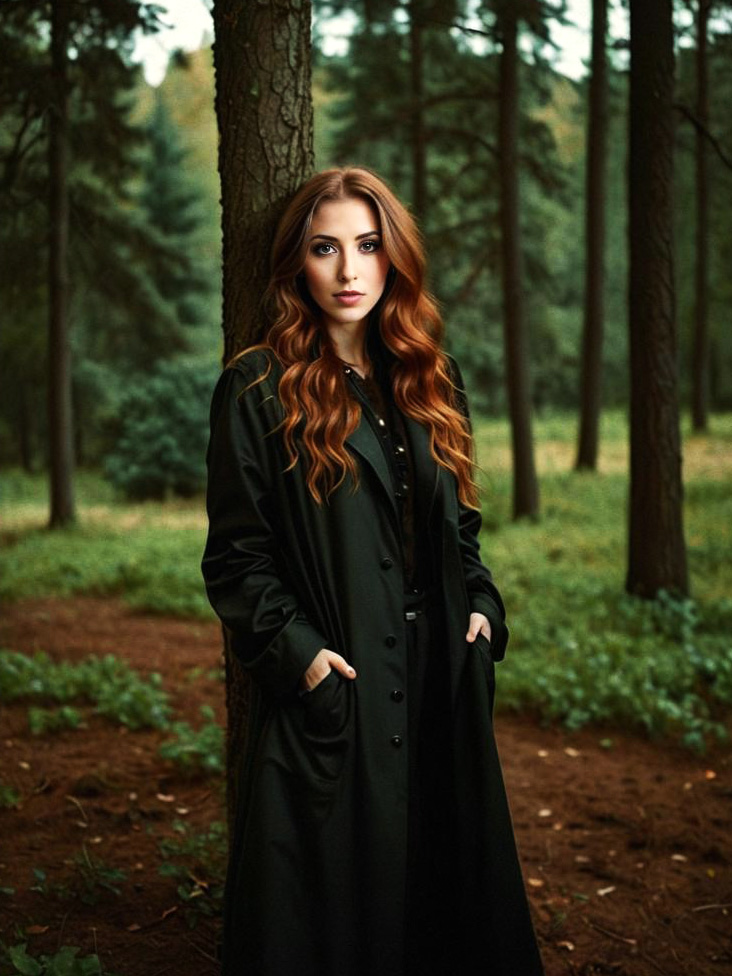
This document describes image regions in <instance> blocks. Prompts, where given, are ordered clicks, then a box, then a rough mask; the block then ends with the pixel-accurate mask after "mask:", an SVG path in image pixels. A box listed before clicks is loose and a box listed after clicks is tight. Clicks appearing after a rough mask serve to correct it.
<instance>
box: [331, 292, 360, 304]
mask: <svg viewBox="0 0 732 976" xmlns="http://www.w3.org/2000/svg"><path fill="white" fill-rule="evenodd" d="M333 297H334V298H335V299H336V301H338V302H340V304H341V305H355V304H356V303H357V302H358V301H359V300H360V299H361V298H363V297H364V296H363V292H360V291H339V292H338V294H337V295H334V296H333Z"/></svg>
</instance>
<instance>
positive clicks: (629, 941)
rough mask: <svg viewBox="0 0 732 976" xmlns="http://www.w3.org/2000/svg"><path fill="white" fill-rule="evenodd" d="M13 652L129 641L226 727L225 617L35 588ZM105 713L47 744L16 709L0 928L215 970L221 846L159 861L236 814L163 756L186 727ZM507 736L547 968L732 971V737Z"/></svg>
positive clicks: (134, 962) (121, 645)
mask: <svg viewBox="0 0 732 976" xmlns="http://www.w3.org/2000/svg"><path fill="white" fill-rule="evenodd" d="M0 647H6V648H12V649H13V650H16V651H22V652H25V653H32V652H34V651H36V650H44V651H46V652H47V653H48V654H49V655H50V657H51V658H52V659H54V660H64V661H79V660H81V659H83V658H85V657H86V656H87V655H89V654H95V655H97V656H101V655H104V654H114V655H116V656H117V657H119V658H122V659H125V660H126V661H128V662H129V664H130V666H131V667H133V668H135V669H136V670H138V671H139V672H140V673H141V674H143V675H149V674H150V673H151V672H158V673H159V674H160V675H161V676H162V679H163V686H164V687H165V688H166V689H167V690H168V691H169V693H170V696H171V702H172V704H173V706H174V708H175V712H176V714H177V716H179V717H182V718H185V719H187V720H189V721H190V722H191V724H193V725H197V724H200V722H199V718H198V716H199V707H200V706H201V705H203V704H208V705H210V706H212V707H213V709H214V710H215V713H216V716H217V718H218V720H219V721H220V722H222V723H223V721H224V717H225V716H224V692H223V685H222V683H221V680H220V676H219V672H220V665H221V657H220V640H219V628H218V626H217V625H216V624H215V623H209V622H190V621H182V620H176V619H172V618H171V619H168V618H161V617H159V616H150V615H143V614H139V613H135V612H133V611H131V610H130V608H129V607H127V606H125V604H124V603H122V602H121V601H117V600H111V599H91V598H84V597H78V598H72V599H64V600H61V599H57V598H48V599H37V600H33V601H28V600H26V601H21V602H18V603H14V604H11V605H9V606H6V607H5V608H4V609H3V614H2V619H1V620H0ZM498 695H499V697H500V668H499V669H498ZM87 722H88V724H87V727H86V728H85V729H84V730H76V731H72V730H69V731H63V732H56V733H53V734H47V735H44V736H41V737H38V736H33V735H31V733H30V731H29V727H28V707H27V703H26V704H25V705H24V704H22V703H16V704H10V705H8V706H6V707H4V708H3V710H2V713H0V769H1V770H2V772H1V773H0V779H1V780H2V782H3V783H4V784H5V786H9V787H12V788H14V789H15V790H16V791H17V792H18V793H19V794H20V796H21V801H20V804H19V806H18V807H17V808H14V809H12V808H11V809H6V810H2V811H0V919H1V921H0V939H2V940H3V941H4V942H5V943H6V944H11V945H12V944H15V943H16V942H28V947H29V950H32V951H33V953H34V954H36V953H37V952H45V953H53V952H55V951H56V950H57V949H58V947H60V946H61V945H76V946H81V947H82V950H83V952H84V954H86V953H91V952H96V953H98V955H99V957H100V959H101V961H102V963H103V965H104V967H105V970H106V971H109V972H112V973H116V974H119V976H162V974H165V973H171V974H174V976H194V974H195V976H208V974H211V976H213V974H216V973H217V965H216V959H215V957H216V941H217V932H218V925H217V921H216V920H215V918H212V917H208V916H207V915H206V914H205V910H204V909H205V907H206V905H207V904H210V903H211V898H210V894H211V890H212V885H213V881H212V878H206V877H201V876H200V874H202V873H203V872H205V871H206V870H207V869H208V868H209V867H210V863H209V862H210V857H209V859H208V861H207V860H206V857H204V856H203V854H201V857H200V860H201V863H200V864H199V865H198V867H195V866H194V867H193V868H191V872H190V876H189V878H188V883H187V884H185V885H183V886H182V887H181V888H179V886H180V884H181V882H180V879H179V878H178V879H176V878H173V877H170V876H163V875H161V874H160V873H159V870H158V869H159V867H160V865H161V864H162V863H163V860H164V858H163V856H162V855H161V849H160V844H161V841H164V839H166V838H168V839H170V838H176V837H177V838H179V839H180V838H181V836H185V837H187V838H189V839H190V840H191V843H192V844H193V846H194V847H195V838H196V837H199V838H200V837H204V836H205V835H206V833H207V832H208V831H209V830H210V825H211V823H212V822H221V821H223V819H224V811H223V790H222V782H221V777H220V776H218V775H209V776H203V775H199V776H198V777H190V776H186V775H184V774H183V773H181V772H180V771H179V770H178V769H177V768H176V767H175V766H174V765H173V764H172V763H171V761H169V760H165V759H162V758H161V757H160V756H159V755H158V747H159V745H160V743H161V742H162V741H163V739H165V738H166V737H168V736H169V733H166V732H163V731H152V732H151V731H129V730H128V729H127V728H125V727H119V726H116V725H113V724H112V723H110V722H109V721H107V720H105V719H103V718H101V717H97V716H92V715H91V714H89V716H88V717H87ZM496 730H497V737H498V743H499V748H500V752H501V756H502V761H503V766H504V773H505V777H506V781H507V786H508V791H509V798H510V800H511V806H512V811H513V818H514V825H515V829H516V835H517V840H518V844H519V849H520V852H521V858H522V862H523V867H524V874H525V878H526V882H527V889H528V893H529V898H530V901H531V905H532V911H533V915H534V919H535V923H536V928H537V933H538V936H539V939H540V944H541V947H542V953H543V956H544V960H545V965H546V971H547V976H565V974H572V976H594V974H598V976H599V974H603V976H605V974H608V976H656V974H661V976H716V974H720V976H721V974H724V973H732V938H731V935H732V864H731V862H732V761H731V760H732V756H731V755H730V751H729V749H728V748H727V749H723V748H721V747H719V748H716V749H715V750H714V751H712V752H710V753H708V754H707V755H706V756H704V757H699V756H697V755H695V754H693V753H690V752H689V751H685V750H682V749H681V748H680V747H677V746H674V745H670V744H668V743H654V742H649V741H646V740H644V739H642V738H640V737H638V736H637V735H631V734H626V733H623V732H618V731H617V730H615V729H604V730H598V729H597V728H594V729H593V728H588V729H584V730H582V731H580V732H568V731H566V730H564V729H560V728H557V727H549V728H545V727H541V726H540V725H539V723H538V721H536V720H534V719H532V718H531V717H529V716H516V715H513V714H510V713H505V712H501V713H499V714H498V715H497V717H496ZM181 823H183V824H185V825H186V826H185V827H181ZM176 824H177V826H176ZM181 831H184V832H185V833H184V834H182V833H181ZM203 846H205V844H204V845H203ZM201 850H203V848H201ZM200 853H201V851H199V854H200ZM190 863H191V864H193V862H190ZM115 870H121V871H123V872H124V877H122V876H121V875H120V876H118V875H116V874H115ZM196 872H198V874H197V873H196ZM72 875H73V876H74V877H75V878H76V879H77V880H76V882H74V884H72V883H71V882H70V880H69V879H70V878H71V876H72ZM80 876H81V877H83V879H84V886H83V887H82V888H81V889H80V888H79V887H78V884H77V882H78V878H79V877H80ZM75 885H76V886H75ZM112 889H115V890H112ZM192 889H195V890H196V892H197V897H193V898H191V897H190V893H191V890H192ZM87 902H90V903H87ZM197 902H198V903H200V910H197ZM194 922H196V923H197V924H195V927H191V925H192V923H194ZM375 976H377V974H375ZM446 976H453V974H446ZM454 976H459V974H457V973H456V974H454ZM516 976H522V974H520V973H517V974H516Z"/></svg>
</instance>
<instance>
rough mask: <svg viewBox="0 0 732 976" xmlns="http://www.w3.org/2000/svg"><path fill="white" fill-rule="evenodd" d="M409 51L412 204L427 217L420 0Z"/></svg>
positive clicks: (413, 11)
mask: <svg viewBox="0 0 732 976" xmlns="http://www.w3.org/2000/svg"><path fill="white" fill-rule="evenodd" d="M409 54H410V65H409V68H410V85H411V98H412V187H413V189H412V208H413V210H414V213H415V214H416V216H417V217H419V218H420V219H421V220H424V218H425V215H426V213H427V140H426V137H425V130H424V108H423V101H424V56H423V50H422V22H421V9H420V4H419V3H418V0H411V2H410V4H409Z"/></svg>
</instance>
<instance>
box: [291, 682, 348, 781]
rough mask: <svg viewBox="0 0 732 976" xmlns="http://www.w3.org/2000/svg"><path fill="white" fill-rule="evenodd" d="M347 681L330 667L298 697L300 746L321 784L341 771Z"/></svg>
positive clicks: (345, 735) (346, 747) (333, 779)
mask: <svg viewBox="0 0 732 976" xmlns="http://www.w3.org/2000/svg"><path fill="white" fill-rule="evenodd" d="M348 684H349V682H348V680H347V679H346V678H343V677H342V676H341V675H340V674H339V672H338V671H336V670H335V669H333V670H332V671H331V672H330V674H328V675H326V677H325V678H323V680H322V681H321V682H320V683H319V684H317V685H316V686H315V688H313V690H312V691H309V692H308V693H307V694H306V695H303V696H302V698H301V699H300V702H301V709H302V716H301V717H302V726H301V728H302V734H303V738H304V745H305V749H306V751H307V754H308V756H309V758H310V766H311V770H312V772H313V773H314V774H315V777H316V779H317V780H318V781H320V782H321V783H322V782H323V781H325V782H335V781H336V780H337V779H338V778H339V776H340V774H341V772H342V770H343V763H344V761H345V758H346V752H347V750H348V719H349V712H350V698H351V696H350V694H349V692H350V689H349V687H348Z"/></svg>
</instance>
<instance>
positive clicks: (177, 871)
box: [158, 820, 227, 928]
mask: <svg viewBox="0 0 732 976" xmlns="http://www.w3.org/2000/svg"><path fill="white" fill-rule="evenodd" d="M173 829H174V830H175V831H176V832H177V833H178V835H179V836H178V837H166V838H163V839H162V840H161V841H160V842H159V849H160V853H161V855H162V857H163V858H164V859H165V863H164V864H162V865H161V866H160V868H159V869H158V870H159V872H160V874H161V875H163V877H166V878H172V879H174V880H175V881H177V887H176V891H177V893H178V897H179V898H180V900H181V902H182V905H183V911H184V915H185V918H186V922H187V923H188V925H189V927H190V928H194V927H195V925H196V923H197V922H198V919H199V917H201V916H203V917H206V918H211V917H212V916H216V915H220V913H221V908H222V904H223V897H224V877H225V873H226V853H227V838H226V827H225V825H224V824H223V823H222V822H221V821H218V820H217V821H214V822H213V823H212V824H211V825H210V827H209V828H208V830H206V831H203V832H202V833H196V832H193V831H191V830H190V828H189V827H188V826H187V824H185V823H184V822H183V821H182V820H176V821H175V822H174V823H173Z"/></svg>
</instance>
